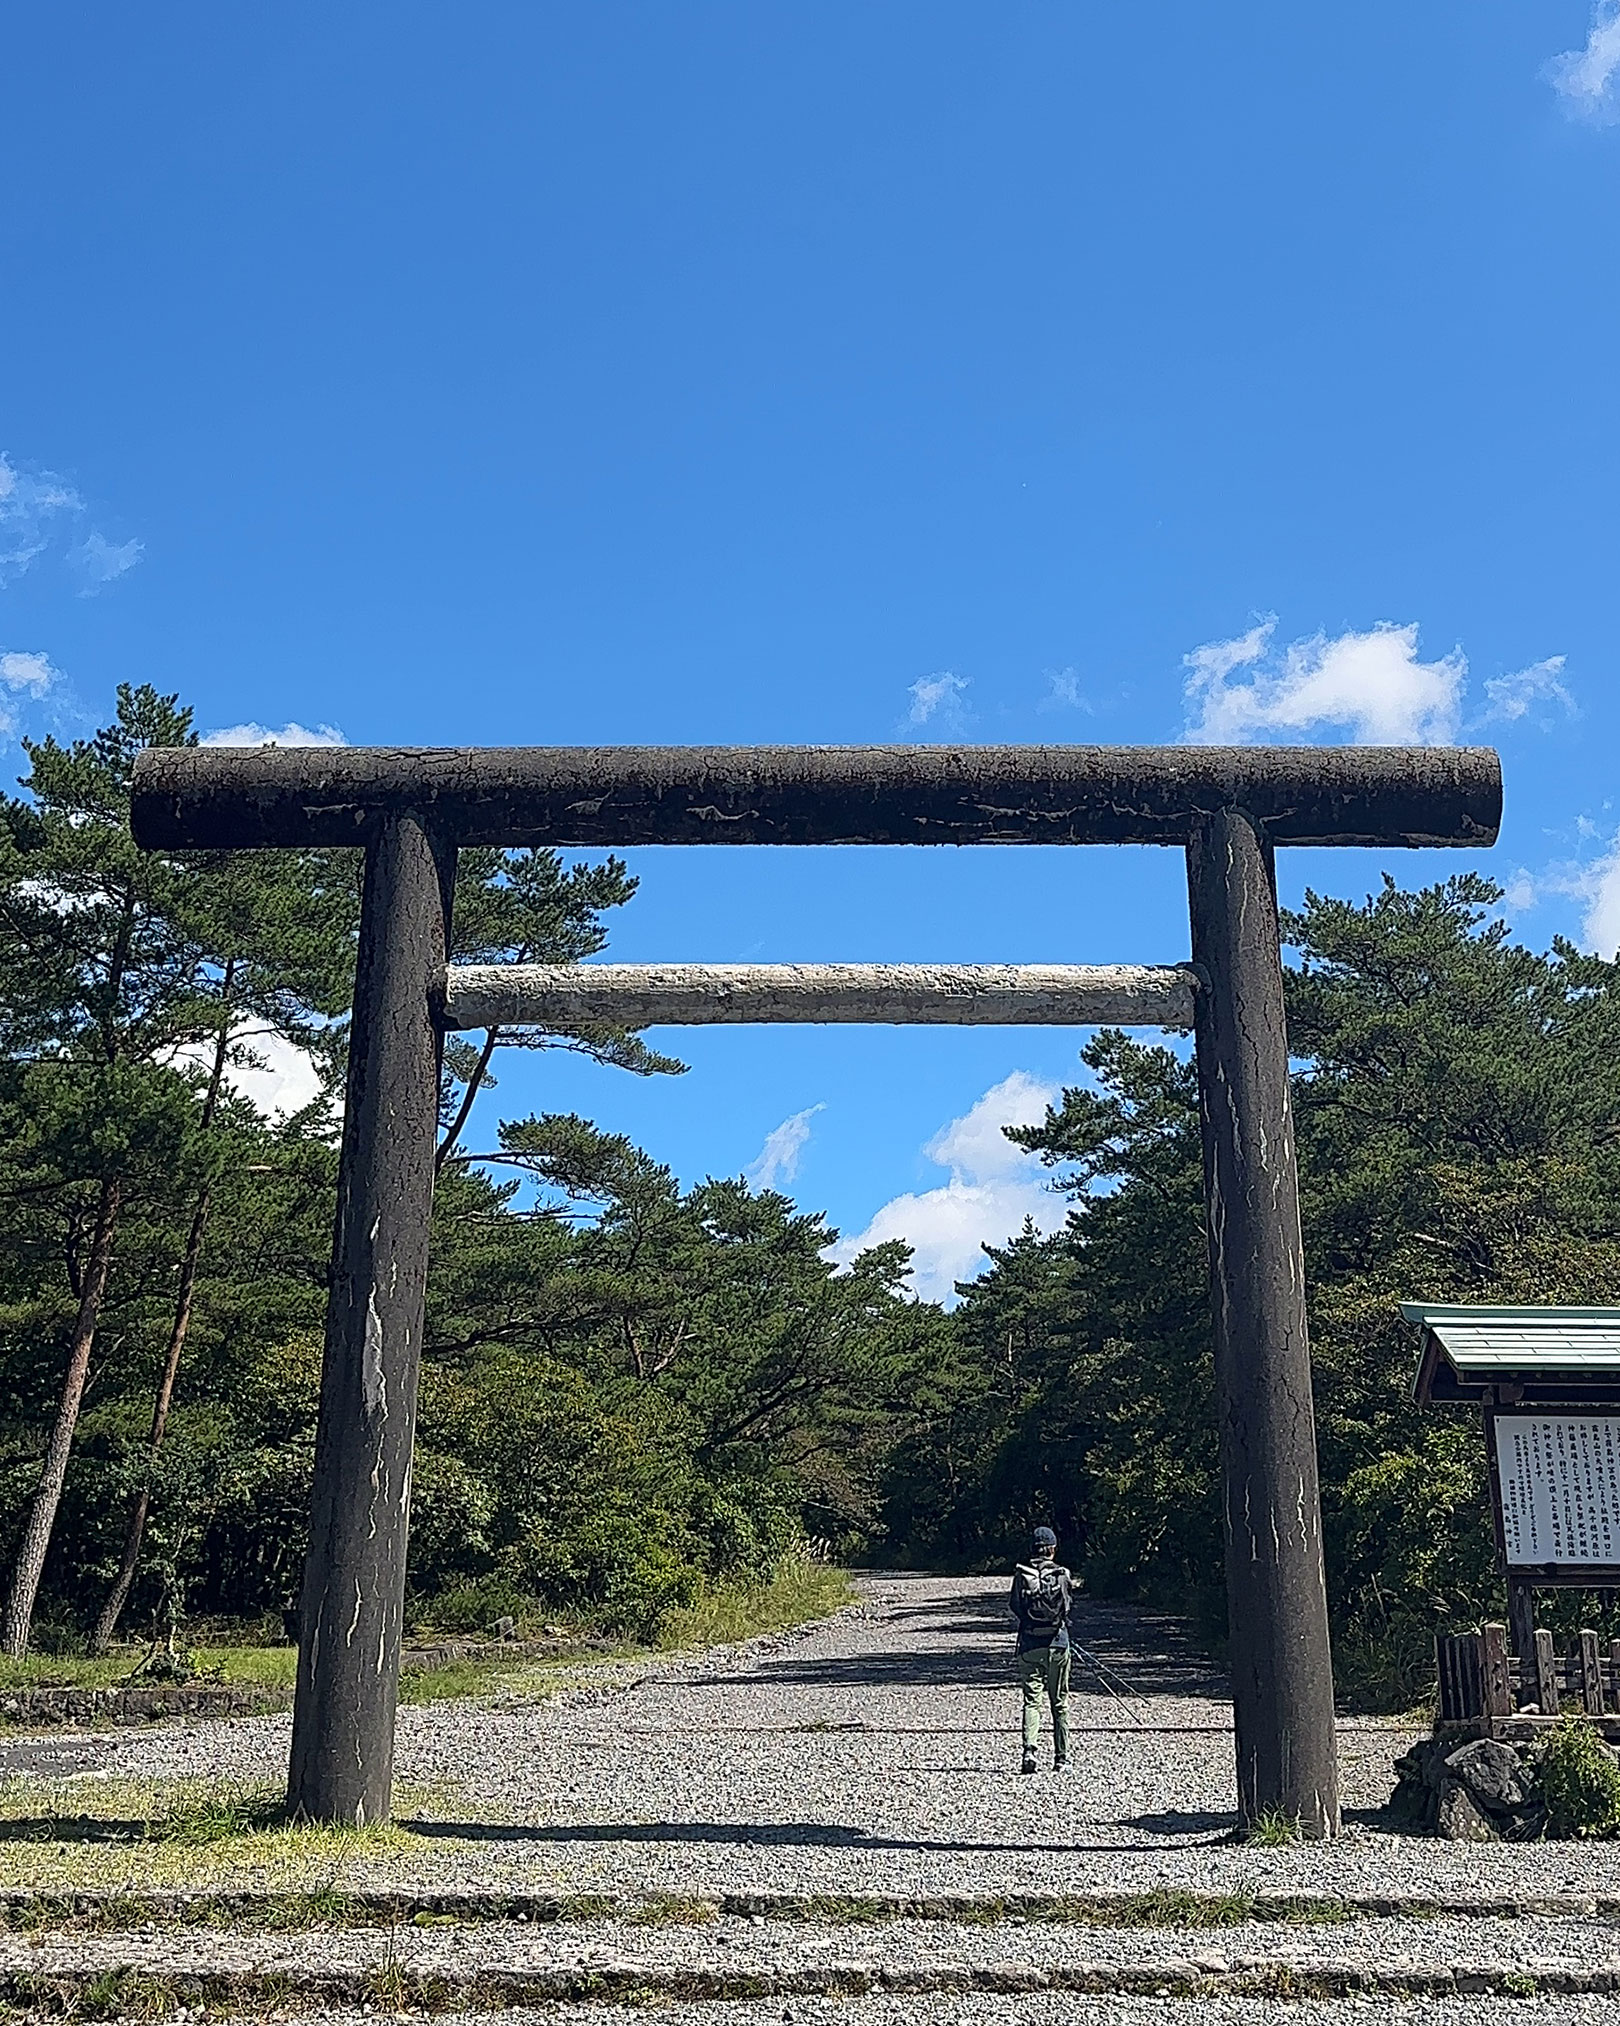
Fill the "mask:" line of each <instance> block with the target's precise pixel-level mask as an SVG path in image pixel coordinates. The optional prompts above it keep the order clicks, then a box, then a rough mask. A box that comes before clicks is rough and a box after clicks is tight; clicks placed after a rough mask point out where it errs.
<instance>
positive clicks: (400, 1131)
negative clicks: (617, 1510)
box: [287, 811, 454, 1823]
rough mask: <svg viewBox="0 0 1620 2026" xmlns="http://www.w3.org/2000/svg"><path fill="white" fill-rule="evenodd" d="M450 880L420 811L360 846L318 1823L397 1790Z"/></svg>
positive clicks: (300, 1704) (322, 1543)
mask: <svg viewBox="0 0 1620 2026" xmlns="http://www.w3.org/2000/svg"><path fill="white" fill-rule="evenodd" d="M453 880H454V853H453V852H451V851H448V850H436V849H435V846H434V841H433V839H432V838H431V837H430V836H429V834H428V831H427V829H426V827H425V825H424V823H423V820H422V818H421V817H420V816H419V815H417V814H415V813H412V812H409V811H407V812H404V813H401V814H398V815H392V816H388V817H385V818H384V819H383V820H382V823H381V825H380V828H379V830H378V832H377V834H376V836H375V838H374V841H373V842H372V843H371V844H370V845H369V846H368V848H367V853H366V883H365V898H364V902H363V905H362V909H361V916H360V950H359V961H358V966H357V969H356V975H355V991H354V1017H353V1024H352V1026H351V1028H350V1033H349V1074H348V1085H347V1093H346V1100H345V1103H346V1109H345V1112H344V1118H343V1150H342V1154H341V1157H340V1165H339V1170H338V1211H337V1233H336V1237H335V1239H334V1243H333V1253H332V1289H331V1295H330V1298H329V1301H328V1305H327V1316H326V1356H325V1361H324V1364H323V1366H322V1370H321V1406H320V1423H319V1427H318V1430H317V1434H316V1441H315V1484H314V1493H313V1498H312V1512H311V1519H310V1536H309V1554H308V1558H307V1560H306V1562H305V1565H304V1593H303V1604H302V1607H301V1612H300V1622H299V1646H298V1687H297V1695H296V1701H295V1704H294V1710H293V1737H292V1762H291V1768H290V1773H289V1777H288V1784H287V1798H288V1805H289V1807H290V1808H291V1809H292V1811H293V1813H294V1814H295V1815H298V1816H304V1817H308V1818H309V1819H311V1820H313V1821H320V1822H352V1823H364V1822H377V1821H382V1820H384V1819H385V1818H386V1817H387V1815H388V1812H389V1806H390V1801H391V1798H392V1788H393V1772H394V1708H395V1701H396V1698H397V1693H398V1685H399V1647H400V1632H401V1624H402V1619H403V1615H404V1605H405V1553H406V1547H407V1543H408V1538H409V1530H410V1497H411V1447H412V1442H413V1439H414V1435H415V1427H416V1385H417V1375H418V1370H419V1366H420V1360H421V1350H422V1309H423V1298H424V1295H425V1292H426V1286H427V1256H428V1223H429V1219H430V1216H431V1213H432V1206H433V1156H434V1144H435V1136H436V1132H437V1127H438V1104H439V1054H440V1050H439V1032H438V1023H437V1020H436V1017H435V1013H434V1009H433V1007H432V1004H431V1002H430V994H431V993H432V991H433V990H434V987H435V985H436V983H437V981H438V979H439V978H440V977H441V976H442V974H443V970H444V962H445V947H446V939H447V921H448V913H449V906H448V902H449V893H450V889H451V886H452V884H453Z"/></svg>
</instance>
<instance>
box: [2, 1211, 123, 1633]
mask: <svg viewBox="0 0 1620 2026" xmlns="http://www.w3.org/2000/svg"><path fill="white" fill-rule="evenodd" d="M118 1198H119V1177H118V1176H116V1175H109V1176H107V1177H106V1178H105V1179H104V1180H103V1182H102V1184H101V1195H100V1198H99V1200H98V1201H97V1204H96V1227H95V1233H94V1236H93V1237H92V1239H91V1242H90V1258H89V1262H88V1264H87V1266H86V1268H85V1275H84V1286H83V1289H82V1291H81V1293H80V1295H79V1314H78V1318H77V1320H76V1321H75V1323H74V1325H73V1343H72V1347H71V1349H70V1350H69V1352H68V1367H67V1377H66V1378H65V1379H64V1380H63V1382H62V1398H61V1400H60V1402H59V1403H58V1405H57V1409H56V1425H55V1427H54V1428H52V1430H51V1439H50V1442H49V1443H48V1444H47V1445H46V1449H45V1464H44V1468H43V1469H42V1470H41V1472H40V1479H39V1490H38V1491H37V1492H36V1493H35V1495H34V1503H33V1506H32V1508H31V1509H30V1511H29V1514H28V1524H27V1526H26V1527H24V1529H23V1537H22V1545H21V1547H19V1548H18V1550H17V1566H16V1569H15V1571H14V1572H13V1575H12V1579H11V1596H10V1598H9V1599H8V1600H7V1603H6V1615H5V1623H4V1626H3V1628H0V1647H3V1648H4V1650H5V1652H6V1654H7V1656H8V1657H9V1658H10V1659H12V1660H21V1659H23V1658H24V1657H25V1655H26V1654H27V1652H28V1631H29V1626H30V1625H31V1623H32V1622H33V1616H34V1599H35V1597H36V1596H37V1595H38V1594H39V1579H40V1576H41V1575H42V1574H43V1573H44V1569H45V1554H46V1550H47V1549H48V1548H49V1547H50V1544H51V1532H52V1529H53V1528H54V1527H55V1525H56V1509H57V1507H58V1506H59V1505H60V1504H61V1500H62V1484H63V1480H64V1479H65V1478H66V1476H67V1466H68V1453H69V1451H70V1450H71V1449H72V1447H73V1431H74V1429H75V1428H76V1427H77V1425H78V1420H79V1403H80V1401H81V1400H83V1398H84V1382H85V1378H86V1376H87V1374H88V1373H89V1370H90V1348H91V1345H92V1344H93V1343H94V1342H95V1336H96V1322H97V1320H98V1318H99V1317H100V1314H101V1301H102V1297H103V1295H104V1294H105V1293H106V1291H107V1271H108V1268H109V1267H110V1266H111V1264H112V1247H113V1232H114V1230H115V1229H116V1227H117V1224H118Z"/></svg>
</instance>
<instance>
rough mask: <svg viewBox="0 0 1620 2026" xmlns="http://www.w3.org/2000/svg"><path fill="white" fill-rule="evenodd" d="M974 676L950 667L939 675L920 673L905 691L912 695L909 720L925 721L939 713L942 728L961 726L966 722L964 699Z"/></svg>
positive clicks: (909, 722) (907, 719)
mask: <svg viewBox="0 0 1620 2026" xmlns="http://www.w3.org/2000/svg"><path fill="white" fill-rule="evenodd" d="M972 680H973V678H972V677H971V676H967V675H953V674H952V673H951V671H950V670H949V669H948V668H947V669H942V670H941V671H940V672H939V674H937V675H920V676H919V677H918V678H917V680H916V681H915V682H914V683H913V684H912V685H911V687H910V689H909V690H907V692H906V694H907V695H908V696H909V697H910V698H911V709H910V710H909V711H908V712H907V713H906V722H907V724H911V725H925V724H927V723H929V721H930V720H931V719H933V718H936V717H937V718H938V720H939V729H940V730H941V731H942V732H944V731H955V730H959V729H960V728H961V726H962V725H964V724H965V723H966V722H967V717H968V712H967V708H966V705H965V704H964V702H963V699H964V698H965V697H966V695H967V691H968V685H969V683H970V682H971V681H972Z"/></svg>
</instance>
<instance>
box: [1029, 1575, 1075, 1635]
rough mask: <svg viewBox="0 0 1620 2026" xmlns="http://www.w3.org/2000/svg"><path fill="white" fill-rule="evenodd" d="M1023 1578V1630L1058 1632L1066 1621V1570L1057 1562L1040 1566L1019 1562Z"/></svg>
mask: <svg viewBox="0 0 1620 2026" xmlns="http://www.w3.org/2000/svg"><path fill="white" fill-rule="evenodd" d="M1018 1573H1019V1575H1020V1576H1022V1577H1023V1579H1024V1585H1023V1592H1022V1602H1023V1606H1024V1614H1023V1615H1024V1628H1025V1630H1026V1631H1029V1632H1056V1631H1057V1630H1058V1628H1059V1627H1060V1626H1061V1625H1062V1623H1063V1620H1064V1616H1065V1613H1064V1608H1063V1604H1064V1600H1063V1571H1062V1570H1061V1569H1060V1568H1059V1567H1058V1565H1057V1563H1056V1562H1042V1563H1040V1564H1039V1565H1038V1566H1037V1565H1034V1564H1031V1563H1027V1562H1020V1563H1019V1565H1018Z"/></svg>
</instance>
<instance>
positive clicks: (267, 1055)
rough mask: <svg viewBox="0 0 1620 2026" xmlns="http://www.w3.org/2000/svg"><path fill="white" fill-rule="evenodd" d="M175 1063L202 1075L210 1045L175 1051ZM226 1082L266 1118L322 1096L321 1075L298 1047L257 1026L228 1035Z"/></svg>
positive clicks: (209, 1062) (287, 1112)
mask: <svg viewBox="0 0 1620 2026" xmlns="http://www.w3.org/2000/svg"><path fill="white" fill-rule="evenodd" d="M172 1059H173V1060H174V1061H175V1062H176V1063H190V1064H191V1065H192V1067H193V1068H195V1069H200V1070H201V1071H202V1072H203V1073H204V1074H205V1075H206V1074H207V1073H208V1072H209V1071H210V1070H211V1069H212V1068H213V1066H214V1044H213V1043H212V1042H211V1041H197V1042H188V1043H187V1044H186V1045H185V1046H184V1047H182V1048H177V1049H176V1050H175V1051H174V1055H173V1058H172ZM224 1080H225V1082H226V1083H227V1084H229V1086H230V1087H231V1088H232V1089H233V1090H234V1091H236V1093H237V1094H238V1096H240V1097H244V1098H246V1099H247V1101H248V1103H249V1104H251V1105H252V1106H253V1108H254V1109H255V1110H256V1111H258V1112H261V1113H262V1114H263V1115H264V1116H265V1117H266V1118H276V1117H290V1116H291V1115H292V1113H294V1112H299V1111H302V1110H303V1109H304V1107H305V1105H307V1104H313V1103H314V1101H315V1099H316V1098H318V1097H319V1096H320V1094H321V1078H320V1072H319V1070H318V1069H317V1068H316V1067H315V1063H314V1060H313V1058H312V1057H311V1056H309V1055H307V1054H306V1053H305V1051H304V1050H303V1049H302V1048H299V1047H297V1046H295V1044H294V1043H292V1042H291V1041H288V1040H286V1039H285V1038H284V1037H283V1036H282V1035H280V1034H276V1033H274V1032H272V1031H270V1030H268V1029H266V1028H261V1027H239V1028H237V1029H236V1031H235V1032H234V1033H233V1034H232V1036H231V1049H230V1063H229V1066H228V1067H227V1069H226V1071H225V1078H224Z"/></svg>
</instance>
